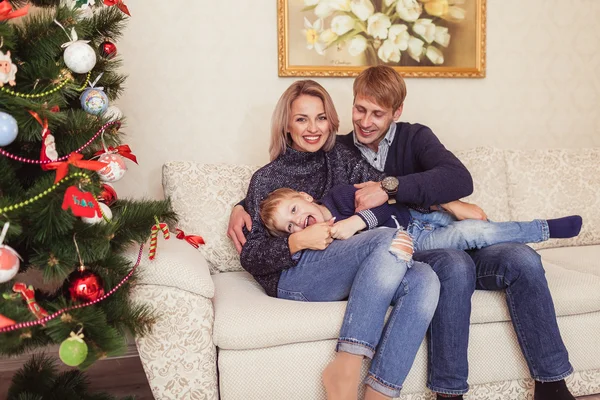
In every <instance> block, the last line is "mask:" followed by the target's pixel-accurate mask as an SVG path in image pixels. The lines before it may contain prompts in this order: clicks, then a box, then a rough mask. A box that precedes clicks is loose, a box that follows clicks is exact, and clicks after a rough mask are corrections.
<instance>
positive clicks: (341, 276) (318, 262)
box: [278, 228, 439, 397]
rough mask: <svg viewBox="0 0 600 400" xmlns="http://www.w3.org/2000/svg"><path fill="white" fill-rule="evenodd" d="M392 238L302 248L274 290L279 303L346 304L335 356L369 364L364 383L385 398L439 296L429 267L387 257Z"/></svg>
mask: <svg viewBox="0 0 600 400" xmlns="http://www.w3.org/2000/svg"><path fill="white" fill-rule="evenodd" d="M396 233H397V231H396V230H395V229H391V228H377V229H373V230H371V231H367V232H364V233H361V234H358V235H354V236H353V237H351V238H350V239H347V240H334V241H333V243H331V244H330V245H329V247H328V248H327V249H326V250H323V251H312V250H305V251H304V252H303V254H302V257H301V259H300V261H299V263H298V265H296V266H295V267H293V268H290V269H288V270H285V271H284V272H283V273H282V275H281V278H280V279H279V285H278V297H280V298H284V299H290V300H300V301H339V300H344V299H346V298H348V305H347V307H346V313H345V315H344V322H343V324H342V328H341V331H340V336H339V340H338V345H337V350H338V351H345V352H348V353H351V354H356V355H363V356H366V357H369V358H372V362H371V367H370V369H369V373H368V376H367V379H366V384H368V385H369V386H371V387H372V388H373V389H375V390H377V391H379V392H381V393H383V394H385V395H387V396H390V397H397V396H398V395H399V394H400V389H401V388H402V384H403V382H404V379H405V378H406V375H407V374H408V371H409V370H410V367H411V366H412V363H413V361H414V358H415V355H416V353H417V350H418V349H419V345H420V343H421V342H422V341H423V338H424V337H425V334H426V332H427V327H428V326H429V323H430V321H431V318H432V317H433V313H434V312H435V308H436V306H437V301H438V294H439V281H438V278H437V276H436V274H435V273H434V272H433V270H432V269H431V268H430V267H429V266H428V265H426V264H423V263H421V262H413V261H410V262H407V261H403V260H401V259H400V258H398V257H397V256H396V255H395V254H394V253H392V252H390V246H391V242H392V239H393V238H394V237H395V236H396ZM390 305H393V309H392V312H391V314H390V316H389V318H388V321H387V323H384V321H385V315H386V313H387V311H388V309H389V307H390Z"/></svg>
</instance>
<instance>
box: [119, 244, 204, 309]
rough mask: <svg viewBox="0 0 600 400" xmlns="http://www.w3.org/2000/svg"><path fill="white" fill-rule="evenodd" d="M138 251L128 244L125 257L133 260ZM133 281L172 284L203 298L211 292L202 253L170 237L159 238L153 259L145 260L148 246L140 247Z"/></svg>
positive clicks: (160, 284) (142, 283)
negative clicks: (140, 258)
mask: <svg viewBox="0 0 600 400" xmlns="http://www.w3.org/2000/svg"><path fill="white" fill-rule="evenodd" d="M138 252H139V247H137V246H136V247H132V248H131V249H130V250H129V251H128V252H127V253H126V254H125V257H127V258H128V259H130V260H131V261H132V262H135V261H136V260H137V257H138ZM137 284H138V285H155V286H163V287H172V288H176V289H180V290H185V291H187V292H191V293H194V294H197V295H200V296H204V297H206V298H207V299H212V297H213V296H214V294H215V286H214V284H213V281H212V278H211V276H210V270H209V269H208V264H207V262H206V260H205V259H204V256H203V255H202V254H201V253H200V252H199V251H198V250H197V249H195V248H194V247H193V246H191V245H190V244H189V243H187V242H186V241H184V240H178V239H176V238H175V237H173V236H171V238H170V239H169V240H165V239H163V238H161V237H159V239H158V246H157V251H156V258H155V259H154V260H149V259H148V247H146V248H145V249H144V254H143V255H142V260H141V262H140V266H139V267H138V281H137Z"/></svg>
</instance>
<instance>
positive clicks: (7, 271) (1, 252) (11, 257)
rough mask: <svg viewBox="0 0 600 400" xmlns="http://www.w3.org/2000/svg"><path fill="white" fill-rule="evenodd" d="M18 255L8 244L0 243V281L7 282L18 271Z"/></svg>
mask: <svg viewBox="0 0 600 400" xmlns="http://www.w3.org/2000/svg"><path fill="white" fill-rule="evenodd" d="M20 264H21V262H20V261H19V255H18V254H17V252H16V251H14V250H13V249H12V248H10V247H8V246H3V245H0V283H4V282H8V281H10V280H11V279H12V278H14V277H15V275H17V272H19V265H20Z"/></svg>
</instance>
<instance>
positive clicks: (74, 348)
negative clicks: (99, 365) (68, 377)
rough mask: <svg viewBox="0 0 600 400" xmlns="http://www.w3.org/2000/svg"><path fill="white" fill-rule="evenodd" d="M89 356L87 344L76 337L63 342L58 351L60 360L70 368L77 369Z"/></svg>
mask: <svg viewBox="0 0 600 400" xmlns="http://www.w3.org/2000/svg"><path fill="white" fill-rule="evenodd" d="M87 354H88V347H87V344H85V342H84V341H83V339H81V338H80V337H77V336H74V335H71V337H70V338H68V339H67V340H65V341H64V342H62V343H61V345H60V348H59V349H58V355H59V356H60V360H61V361H62V362H63V363H65V364H66V365H68V366H69V367H76V366H78V365H79V364H81V363H82V362H84V361H85V359H86V357H87Z"/></svg>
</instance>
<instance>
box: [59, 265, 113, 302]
mask: <svg viewBox="0 0 600 400" xmlns="http://www.w3.org/2000/svg"><path fill="white" fill-rule="evenodd" d="M63 293H64V295H65V296H66V297H68V298H70V299H71V300H73V301H78V302H81V303H88V302H90V301H95V300H98V299H99V298H100V297H102V296H104V283H103V282H102V278H100V275H98V274H97V273H95V272H92V271H90V270H88V269H85V267H79V268H77V270H76V271H74V272H71V274H70V275H69V276H68V277H67V280H66V281H65V283H64V284H63Z"/></svg>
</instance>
